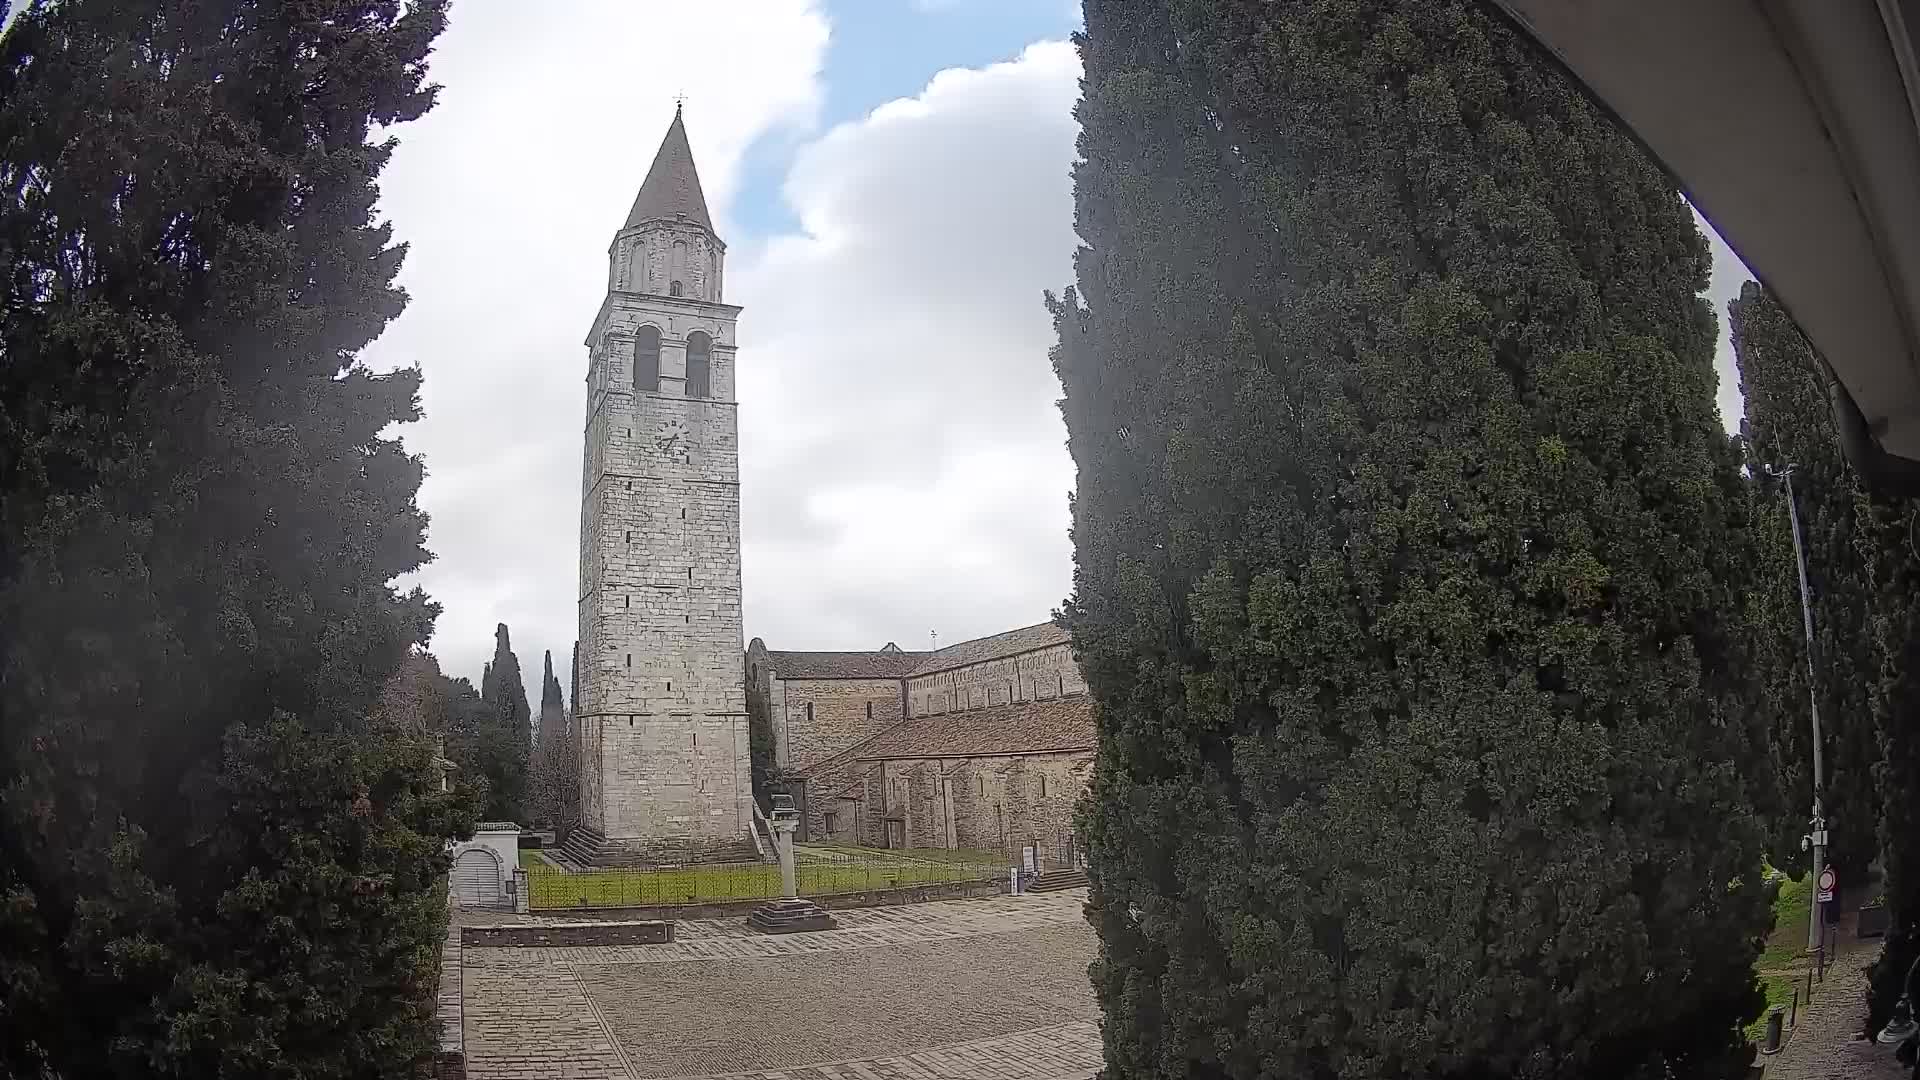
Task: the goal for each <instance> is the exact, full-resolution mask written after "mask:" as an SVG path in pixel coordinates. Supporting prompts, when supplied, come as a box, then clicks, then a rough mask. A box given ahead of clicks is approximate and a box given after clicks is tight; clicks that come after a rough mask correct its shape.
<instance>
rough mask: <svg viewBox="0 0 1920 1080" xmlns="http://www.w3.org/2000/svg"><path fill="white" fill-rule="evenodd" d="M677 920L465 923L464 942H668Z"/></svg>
mask: <svg viewBox="0 0 1920 1080" xmlns="http://www.w3.org/2000/svg"><path fill="white" fill-rule="evenodd" d="M672 941H673V924H672V923H670V922H664V921H661V920H658V919H648V920H620V921H601V920H594V921H589V922H564V923H558V922H539V923H509V924H495V925H490V926H463V927H461V928H460V944H461V945H462V946H463V947H465V946H472V947H474V948H482V949H512V948H532V947H539V946H567V945H666V944H668V943H670V942H672Z"/></svg>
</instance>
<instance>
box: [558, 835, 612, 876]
mask: <svg viewBox="0 0 1920 1080" xmlns="http://www.w3.org/2000/svg"><path fill="white" fill-rule="evenodd" d="M606 853H607V838H606V837H605V836H602V835H600V833H598V832H596V831H595V830H593V829H589V828H587V827H586V826H585V825H575V826H574V827H573V828H572V829H571V830H570V831H568V833H567V839H566V842H565V843H563V844H561V845H560V847H559V850H558V851H556V852H553V853H552V854H554V855H555V856H556V858H557V859H558V861H559V862H561V863H562V864H567V863H571V864H572V865H571V866H569V867H568V869H570V870H583V869H586V868H588V867H593V866H599V865H600V860H601V859H602V858H604V857H605V856H606Z"/></svg>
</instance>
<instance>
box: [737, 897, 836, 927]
mask: <svg viewBox="0 0 1920 1080" xmlns="http://www.w3.org/2000/svg"><path fill="white" fill-rule="evenodd" d="M747 925H748V926H751V927H753V928H754V929H755V930H758V931H760V932H761V933H763V934H799V933H805V932H807V931H810V930H833V929H836V928H838V926H839V924H838V923H836V922H834V921H833V916H832V915H829V914H827V909H825V908H823V907H821V906H820V905H819V904H816V903H814V902H813V901H811V900H808V899H807V898H805V897H802V896H788V897H784V898H782V899H779V900H774V901H771V902H769V903H767V904H766V905H764V906H762V907H759V908H755V909H754V912H753V914H751V915H748V916H747Z"/></svg>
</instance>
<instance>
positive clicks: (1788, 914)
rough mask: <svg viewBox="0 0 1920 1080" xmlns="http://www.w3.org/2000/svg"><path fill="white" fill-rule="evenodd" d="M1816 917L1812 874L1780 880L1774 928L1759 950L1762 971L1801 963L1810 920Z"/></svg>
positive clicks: (1775, 900) (1774, 907) (1804, 954)
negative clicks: (1795, 878) (1814, 914)
mask: <svg viewBox="0 0 1920 1080" xmlns="http://www.w3.org/2000/svg"><path fill="white" fill-rule="evenodd" d="M1812 917H1813V875H1812V874H1806V875H1804V876H1802V877H1801V878H1800V879H1799V880H1798V881H1795V880H1792V879H1788V880H1785V881H1782V882H1781V883H1780V894H1779V895H1778V896H1776V897H1774V900H1773V932H1772V933H1771V934H1768V935H1767V946H1766V948H1765V949H1764V950H1763V951H1762V952H1761V953H1760V961H1759V964H1758V966H1759V968H1760V970H1761V971H1777V970H1779V969H1782V968H1788V967H1792V966H1793V965H1794V964H1797V963H1799V962H1800V961H1801V960H1802V959H1803V958H1804V957H1805V956H1806V952H1807V920H1808V919H1810V918H1812Z"/></svg>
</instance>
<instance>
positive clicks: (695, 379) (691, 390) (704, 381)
mask: <svg viewBox="0 0 1920 1080" xmlns="http://www.w3.org/2000/svg"><path fill="white" fill-rule="evenodd" d="M712 352H713V339H712V338H710V337H708V336H707V335H706V334H704V333H701V332H700V331H698V330H695V331H694V332H693V333H691V334H688V335H687V396H688V397H698V398H706V397H712V396H713V363H712V361H711V359H710V356H711V354H712Z"/></svg>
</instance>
